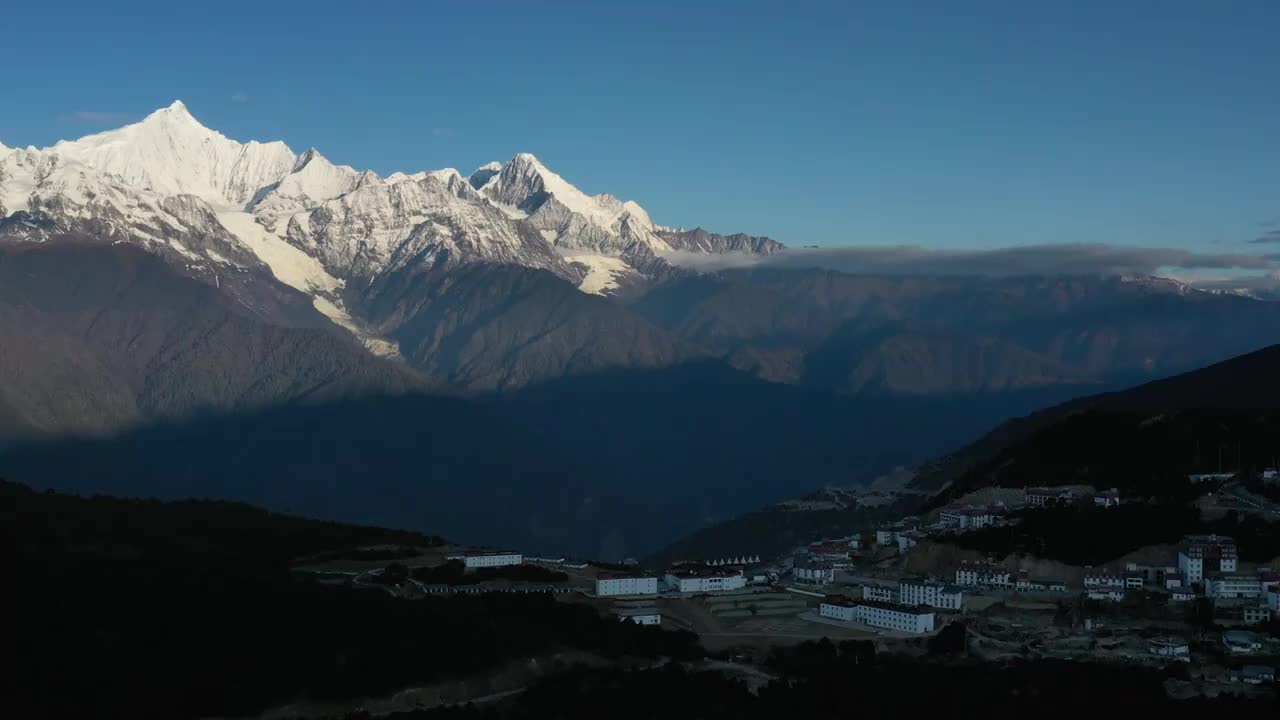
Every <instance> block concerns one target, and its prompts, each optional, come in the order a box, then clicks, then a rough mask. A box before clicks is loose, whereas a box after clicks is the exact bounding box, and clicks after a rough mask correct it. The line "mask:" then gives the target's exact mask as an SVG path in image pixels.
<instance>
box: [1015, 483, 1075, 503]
mask: <svg viewBox="0 0 1280 720" xmlns="http://www.w3.org/2000/svg"><path fill="white" fill-rule="evenodd" d="M1075 498H1076V495H1075V492H1074V491H1072V490H1071V489H1070V488H1061V487H1053V488H1027V490H1026V492H1025V493H1024V494H1023V499H1024V500H1025V501H1026V503H1027V505H1030V506H1031V507H1044V506H1046V505H1057V504H1063V505H1065V504H1067V503H1070V502H1071V501H1072V500H1075Z"/></svg>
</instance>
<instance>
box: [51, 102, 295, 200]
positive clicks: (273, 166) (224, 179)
mask: <svg viewBox="0 0 1280 720" xmlns="http://www.w3.org/2000/svg"><path fill="white" fill-rule="evenodd" d="M46 149H47V150H50V151H52V152H54V153H57V154H59V155H62V156H64V157H68V158H72V159H74V160H77V161H79V162H82V163H84V164H85V165H88V166H90V167H93V168H96V169H98V170H100V171H102V172H105V173H109V174H112V175H117V176H119V177H120V178H122V179H123V180H124V181H125V182H127V183H129V184H131V185H137V186H139V187H142V188H146V189H149V190H152V191H154V192H157V193H160V194H164V195H178V194H183V193H187V194H191V195H195V196H197V197H200V198H202V199H203V200H205V201H206V202H208V203H210V204H212V205H214V206H217V207H223V208H230V207H243V206H244V205H245V204H246V203H248V202H249V201H250V200H251V199H252V198H253V196H254V194H255V193H256V192H257V191H258V190H259V189H261V188H263V187H265V186H267V185H270V184H272V183H275V182H278V181H279V180H281V179H282V178H284V176H285V175H287V174H288V173H289V172H290V171H291V170H292V169H293V166H294V164H295V162H296V160H297V157H296V156H295V155H294V153H293V151H292V150H290V149H289V147H288V146H287V145H285V144H284V143H282V142H279V141H275V142H268V143H259V142H256V141H250V142H248V143H240V142H237V141H235V140H232V139H230V138H228V137H226V136H224V135H222V134H221V133H219V132H216V131H214V130H210V129H209V128H207V127H205V126H203V125H201V124H200V122H199V121H197V120H196V119H195V117H193V116H192V115H191V113H190V112H189V111H188V110H187V107H186V105H184V104H183V103H182V101H180V100H179V101H175V102H174V103H173V104H171V105H169V106H168V107H166V108H161V109H160V110H156V111H155V112H153V113H151V114H150V115H148V116H147V117H146V118H144V119H143V120H142V121H140V122H136V123H133V124H130V125H126V126H124V127H122V128H118V129H115V130H107V131H104V132H100V133H95V134H92V135H86V136H84V137H82V138H80V139H78V140H62V141H60V142H58V143H57V144H55V145H54V146H53V147H52V148H46Z"/></svg>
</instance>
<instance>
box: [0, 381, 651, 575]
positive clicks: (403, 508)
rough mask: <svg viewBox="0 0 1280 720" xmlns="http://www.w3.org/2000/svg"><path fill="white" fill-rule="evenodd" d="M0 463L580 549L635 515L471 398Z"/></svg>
mask: <svg viewBox="0 0 1280 720" xmlns="http://www.w3.org/2000/svg"><path fill="white" fill-rule="evenodd" d="M0 474H4V475H6V476H8V477H11V478H13V479H15V480H20V481H23V482H28V483H31V484H33V485H36V486H39V487H51V488H56V489H59V490H64V491H68V492H77V493H97V492H105V493H111V494H117V495H127V496H144V497H150V496H154V497H160V498H183V497H210V498H220V499H230V500H239V501H245V502H252V503H255V504H260V505H263V506H265V507H267V508H270V509H273V510H280V511H286V512H291V513H296V514H301V515H306V516H311V517H318V518H326V519H335V520H343V521H354V522H361V523H369V524H377V525H382V526H386V527H400V528H411V529H427V528H431V529H435V530H438V531H440V532H443V533H444V534H446V535H448V536H449V537H451V538H454V539H457V540H459V541H464V542H475V543H499V544H515V545H518V546H519V547H521V548H525V549H530V550H532V549H542V548H546V549H559V550H561V551H564V550H565V549H567V548H577V549H580V550H582V551H584V552H585V551H586V550H589V549H594V548H595V547H596V546H595V544H594V541H595V540H596V539H597V538H600V537H604V536H606V535H607V534H608V533H609V532H615V531H616V532H620V533H622V532H626V530H627V529H628V528H629V527H630V526H629V523H635V522H640V521H641V517H642V513H640V511H639V509H637V512H636V514H635V516H631V515H629V514H628V513H626V512H624V508H623V507H622V506H621V505H620V504H619V502H618V501H617V500H616V499H615V498H613V497H611V496H609V495H607V494H606V493H605V491H604V490H603V489H602V486H603V483H601V482H599V481H597V480H586V479H584V478H586V477H587V476H586V475H585V474H584V473H582V472H580V471H579V469H578V468H577V467H575V466H574V464H572V463H571V462H564V461H562V460H560V459H559V458H557V457H556V456H555V455H554V454H553V453H551V452H548V451H547V450H545V449H543V448H542V447H540V446H539V445H538V443H537V441H536V440H534V439H533V438H530V437H529V435H528V433H526V432H523V431H522V430H521V429H520V428H518V427H513V426H512V425H510V424H509V423H505V422H503V421H501V420H500V419H497V418H495V417H494V416H493V415H492V414H491V413H490V412H488V411H486V410H485V409H483V408H481V407H479V406H477V405H476V404H475V403H472V402H469V401H465V400H459V399H451V398H445V397H431V396H423V395H404V396H399V397H372V398H363V399H358V400H346V401H341V402H333V403H314V404H310V405H291V406H284V407H279V408H273V409H269V410H266V411H262V412H255V413H248V414H239V415H229V416H217V417H206V418H204V419H199V420H193V421H187V422H183V423H174V424H166V425H157V426H150V427H146V428H141V429H138V430H134V431H131V432H128V433H126V434H123V435H121V436H119V437H115V438H100V439H62V440H49V441H46V442H42V443H31V444H27V445H25V446H22V447H18V448H13V449H11V450H9V451H8V452H6V453H5V454H3V455H0Z"/></svg>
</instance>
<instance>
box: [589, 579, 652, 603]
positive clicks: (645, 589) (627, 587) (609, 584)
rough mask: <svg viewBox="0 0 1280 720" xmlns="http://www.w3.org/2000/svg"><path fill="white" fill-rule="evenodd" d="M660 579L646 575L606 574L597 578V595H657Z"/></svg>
mask: <svg viewBox="0 0 1280 720" xmlns="http://www.w3.org/2000/svg"><path fill="white" fill-rule="evenodd" d="M657 594H658V578H656V577H649V576H645V575H619V574H613V573H606V574H603V575H600V576H599V577H597V578H596V595H598V596H599V597H611V596H617V595H657Z"/></svg>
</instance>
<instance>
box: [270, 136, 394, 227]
mask: <svg viewBox="0 0 1280 720" xmlns="http://www.w3.org/2000/svg"><path fill="white" fill-rule="evenodd" d="M370 175H371V176H372V177H369V176H370ZM381 182H382V180H381V179H380V178H378V176H377V175H374V174H373V173H359V172H356V170H355V169H354V168H351V167H348V166H346V165H334V164H333V163H331V162H329V160H328V158H326V157H325V156H323V155H321V154H320V152H319V151H318V150H316V149H315V148H310V149H308V150H307V151H306V152H304V153H302V154H301V155H299V156H298V159H297V161H296V162H295V163H294V164H293V172H291V173H289V174H288V175H287V176H285V178H284V179H283V180H281V181H280V182H278V183H276V184H275V185H271V186H268V187H267V188H264V189H263V190H261V191H259V192H258V193H257V197H256V198H255V200H254V201H253V203H252V205H253V211H254V213H255V214H257V215H260V216H265V217H268V218H273V217H278V216H280V215H287V214H292V213H295V212H300V211H302V210H306V209H309V208H312V207H315V206H316V205H319V204H320V203H322V202H324V201H326V200H332V199H333V198H336V197H339V196H341V195H344V194H346V193H349V192H351V191H352V190H354V189H355V188H356V187H357V186H360V185H362V184H368V183H381Z"/></svg>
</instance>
